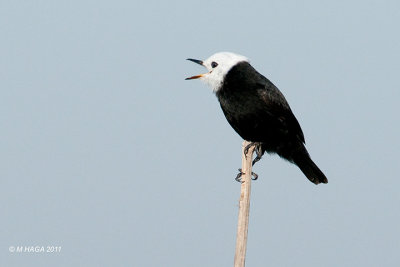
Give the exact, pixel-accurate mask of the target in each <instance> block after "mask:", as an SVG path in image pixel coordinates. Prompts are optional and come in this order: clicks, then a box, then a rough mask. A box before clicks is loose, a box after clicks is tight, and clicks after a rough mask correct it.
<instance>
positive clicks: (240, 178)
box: [235, 168, 258, 183]
mask: <svg viewBox="0 0 400 267" xmlns="http://www.w3.org/2000/svg"><path fill="white" fill-rule="evenodd" d="M238 171H239V173H238V175H236V178H235V180H236V181H237V182H239V183H242V176H243V175H244V174H245V173H244V172H242V169H241V168H240V169H238ZM251 176H252V177H251V180H253V181H255V180H257V179H258V174H257V173H255V172H251Z"/></svg>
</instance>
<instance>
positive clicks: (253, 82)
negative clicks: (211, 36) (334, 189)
mask: <svg viewBox="0 0 400 267" xmlns="http://www.w3.org/2000/svg"><path fill="white" fill-rule="evenodd" d="M187 60H189V61H192V62H194V63H197V64H199V65H201V66H203V67H205V68H206V69H207V72H206V73H203V74H200V75H195V76H191V77H188V78H186V79H185V80H193V79H199V80H201V81H203V82H205V83H206V84H207V85H208V86H210V87H211V89H212V91H213V92H214V93H215V95H216V97H217V99H218V101H219V103H220V106H221V108H222V111H223V113H224V115H225V117H226V119H227V121H228V123H229V124H230V125H231V126H232V128H233V129H234V130H235V131H236V132H237V133H238V134H239V135H240V136H241V137H242V138H243V139H244V140H247V141H249V142H251V143H250V145H255V151H256V154H257V156H256V158H255V159H254V160H253V165H254V163H255V162H257V161H258V160H260V159H261V157H262V156H263V155H264V154H265V152H267V153H268V154H277V155H279V156H280V157H281V158H283V159H285V160H287V161H289V162H291V163H293V164H295V165H297V166H298V167H299V168H300V170H301V171H302V172H303V173H304V175H305V176H306V177H307V178H308V179H309V180H310V181H311V182H312V183H314V184H320V183H328V179H327V178H326V176H325V175H324V173H323V172H322V171H321V170H320V169H319V168H318V166H317V165H316V164H315V163H314V161H313V160H312V159H311V157H310V155H309V153H308V151H307V149H306V147H305V139H304V134H303V131H302V129H301V127H300V124H299V122H298V121H297V119H296V117H295V116H294V114H293V112H292V110H291V108H290V106H289V104H288V102H287V101H286V99H285V97H284V95H283V94H282V92H281V91H280V90H279V89H278V88H277V87H276V86H275V85H274V84H273V83H272V82H271V81H270V80H268V79H267V78H266V77H264V76H263V75H262V74H260V73H259V72H258V71H257V70H256V69H255V68H254V67H253V66H252V65H250V61H249V59H248V58H247V57H245V56H242V55H239V54H236V53H232V52H218V53H216V54H213V55H212V56H210V57H209V58H207V59H206V60H198V59H193V58H188V59H187ZM246 149H247V150H248V149H249V147H247V148H246ZM239 171H241V170H240V169H239ZM238 176H240V173H239V175H238Z"/></svg>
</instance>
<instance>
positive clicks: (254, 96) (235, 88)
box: [217, 62, 305, 152]
mask: <svg viewBox="0 0 400 267" xmlns="http://www.w3.org/2000/svg"><path fill="white" fill-rule="evenodd" d="M217 97H218V99H219V101H220V104H221V108H222V110H223V112H224V114H225V117H226V118H227V120H228V122H229V123H230V125H231V126H232V127H233V128H234V129H235V131H236V132H237V133H238V134H239V135H240V136H241V137H242V138H243V139H245V140H248V141H253V142H263V143H265V144H267V146H268V148H267V151H271V152H275V151H276V150H279V149H278V148H279V147H280V146H281V145H285V146H286V145H288V144H290V143H293V142H295V143H298V142H299V141H300V142H301V143H304V142H305V141H304V135H303V132H302V130H301V127H300V125H299V123H298V121H297V119H296V117H295V116H294V115H293V112H292V111H291V109H290V107H289V104H288V103H287V101H286V99H285V97H284V96H283V94H282V93H281V92H280V91H279V89H278V88H277V87H276V86H275V85H274V84H273V83H272V82H271V81H269V80H268V79H267V78H265V77H264V76H262V75H261V74H259V73H258V72H257V71H256V70H255V69H254V68H253V67H252V66H251V65H250V64H248V63H247V62H242V63H239V64H238V65H236V66H235V67H234V68H232V69H231V70H230V71H229V72H228V74H227V76H226V77H225V82H224V84H223V86H222V88H221V89H220V90H219V91H218V92H217Z"/></svg>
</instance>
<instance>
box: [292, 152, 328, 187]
mask: <svg viewBox="0 0 400 267" xmlns="http://www.w3.org/2000/svg"><path fill="white" fill-rule="evenodd" d="M293 162H294V163H295V164H296V165H297V166H298V167H299V168H300V170H301V171H302V172H303V173H304V175H305V176H306V177H307V178H308V180H310V181H311V182H313V183H314V184H319V183H324V184H327V183H328V179H327V178H326V176H325V174H324V173H323V172H322V171H321V170H320V169H319V168H318V166H317V165H316V164H315V163H314V162H313V161H312V159H311V158H310V156H309V155H308V153H307V151H303V152H302V153H299V154H297V155H296V156H295V157H294V158H293Z"/></svg>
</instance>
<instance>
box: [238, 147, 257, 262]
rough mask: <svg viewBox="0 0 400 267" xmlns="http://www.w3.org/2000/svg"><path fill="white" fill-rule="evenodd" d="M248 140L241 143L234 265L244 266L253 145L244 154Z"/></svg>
mask: <svg viewBox="0 0 400 267" xmlns="http://www.w3.org/2000/svg"><path fill="white" fill-rule="evenodd" d="M249 144H250V142H248V141H244V142H243V145H242V173H243V174H242V177H241V178H242V184H241V188H240V199H239V219H238V228H237V236H236V253H235V261H234V267H244V263H245V259H246V248H247V232H248V227H249V211H250V190H251V172H252V164H251V163H252V159H253V152H254V148H255V146H251V147H250V149H249V150H248V151H247V154H246V155H244V150H245V148H246V146H248V145H249Z"/></svg>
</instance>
